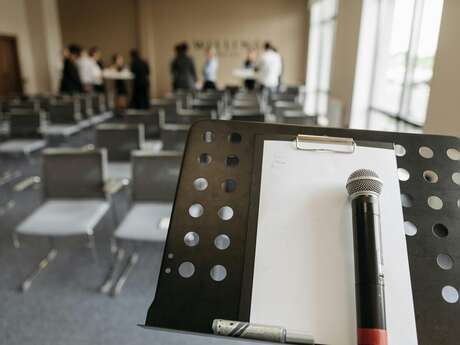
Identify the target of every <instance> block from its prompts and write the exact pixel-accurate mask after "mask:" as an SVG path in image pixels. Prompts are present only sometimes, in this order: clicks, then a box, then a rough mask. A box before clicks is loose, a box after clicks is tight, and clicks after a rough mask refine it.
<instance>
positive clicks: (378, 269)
mask: <svg viewBox="0 0 460 345" xmlns="http://www.w3.org/2000/svg"><path fill="white" fill-rule="evenodd" d="M351 204H352V213H353V243H354V261H355V294H356V317H357V319H356V321H357V327H358V329H357V332H358V345H387V344H388V340H387V332H386V320H385V291H384V276H383V255H382V246H381V232H380V207H379V198H378V196H376V195H374V194H365V195H358V196H356V197H355V198H353V199H352V200H351Z"/></svg>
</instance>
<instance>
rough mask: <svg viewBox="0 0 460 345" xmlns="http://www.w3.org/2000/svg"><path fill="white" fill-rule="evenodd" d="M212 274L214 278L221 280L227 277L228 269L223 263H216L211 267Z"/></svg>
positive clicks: (217, 280)
mask: <svg viewBox="0 0 460 345" xmlns="http://www.w3.org/2000/svg"><path fill="white" fill-rule="evenodd" d="M210 275H211V278H212V280H214V281H216V282H221V281H222V280H224V279H225V278H226V277H227V269H226V268H225V267H224V266H222V265H215V266H213V267H212V268H211V272H210Z"/></svg>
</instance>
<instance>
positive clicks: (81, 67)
mask: <svg viewBox="0 0 460 345" xmlns="http://www.w3.org/2000/svg"><path fill="white" fill-rule="evenodd" d="M77 65H78V72H79V74H80V80H81V82H82V84H83V90H84V91H85V92H91V91H92V89H93V81H94V76H93V64H92V60H91V58H90V57H89V56H88V53H87V51H86V50H85V49H83V48H82V50H81V53H80V57H79V58H78V60H77Z"/></svg>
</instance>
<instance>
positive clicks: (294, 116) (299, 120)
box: [280, 110, 318, 126]
mask: <svg viewBox="0 0 460 345" xmlns="http://www.w3.org/2000/svg"><path fill="white" fill-rule="evenodd" d="M280 119H281V122H282V123H287V124H291V125H302V126H316V125H317V124H318V116H316V115H308V114H306V113H305V112H304V111H303V110H284V111H282V112H281V118H280Z"/></svg>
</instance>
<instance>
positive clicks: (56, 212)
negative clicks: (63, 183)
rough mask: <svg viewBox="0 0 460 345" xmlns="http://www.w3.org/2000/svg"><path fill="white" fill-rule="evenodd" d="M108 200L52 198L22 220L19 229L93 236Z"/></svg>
mask: <svg viewBox="0 0 460 345" xmlns="http://www.w3.org/2000/svg"><path fill="white" fill-rule="evenodd" d="M108 209H109V203H108V202H106V201H105V200H99V199H72V200H70V199H51V200H48V201H46V202H45V203H44V204H43V205H41V206H40V207H39V208H38V209H36V210H35V211H34V212H33V213H32V214H31V215H30V216H29V217H27V218H26V219H25V220H24V221H23V222H21V223H20V224H19V225H18V227H17V229H16V231H17V232H18V233H21V234H27V235H38V236H40V235H41V236H70V235H78V234H88V235H91V234H92V233H93V230H94V228H95V226H96V225H97V223H99V221H100V220H101V219H102V217H103V216H104V215H105V213H106V212H107V210H108Z"/></svg>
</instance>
